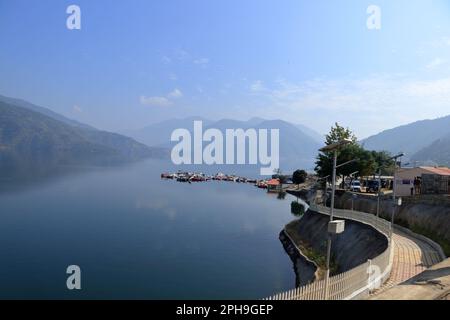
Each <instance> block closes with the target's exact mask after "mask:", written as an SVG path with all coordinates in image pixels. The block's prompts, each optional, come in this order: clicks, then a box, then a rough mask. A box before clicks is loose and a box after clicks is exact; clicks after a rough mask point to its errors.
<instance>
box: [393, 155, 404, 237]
mask: <svg viewBox="0 0 450 320" xmlns="http://www.w3.org/2000/svg"><path fill="white" fill-rule="evenodd" d="M404 155H405V154H404V153H403V152H402V153H399V154H398V155H396V156H394V157H392V159H394V161H395V164H394V183H393V184H392V200H393V203H394V206H393V208H392V218H391V233H392V232H394V216H395V209H396V206H397V203H396V201H395V189H396V184H397V181H396V179H395V172H396V169H397V159H398V158H401V157H403V156H404ZM401 166H402V165H401V164H400V169H401ZM398 205H399V206H401V205H402V199H401V198H400V199H399V201H398Z"/></svg>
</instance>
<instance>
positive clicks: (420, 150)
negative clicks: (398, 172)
mask: <svg viewBox="0 0 450 320" xmlns="http://www.w3.org/2000/svg"><path fill="white" fill-rule="evenodd" d="M361 143H362V144H363V145H364V147H365V148H366V149H369V150H377V151H382V150H384V151H388V152H390V153H391V154H394V153H398V152H404V153H405V160H406V161H411V162H417V163H418V164H424V163H428V164H436V165H449V163H450V156H449V155H450V116H446V117H442V118H437V119H434V120H422V121H417V122H414V123H410V124H407V125H403V126H399V127H396V128H393V129H389V130H385V131H383V132H381V133H379V134H377V135H374V136H371V137H369V138H367V139H364V140H363V141H362V142H361Z"/></svg>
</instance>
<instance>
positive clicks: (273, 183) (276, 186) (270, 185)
mask: <svg viewBox="0 0 450 320" xmlns="http://www.w3.org/2000/svg"><path fill="white" fill-rule="evenodd" d="M281 190H282V189H281V182H280V180H279V179H271V180H269V181H267V192H280V191H281Z"/></svg>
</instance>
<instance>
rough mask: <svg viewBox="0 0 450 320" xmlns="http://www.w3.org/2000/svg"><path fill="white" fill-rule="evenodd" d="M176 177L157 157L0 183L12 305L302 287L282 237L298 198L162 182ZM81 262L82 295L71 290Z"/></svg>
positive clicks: (1, 271) (240, 187)
mask: <svg viewBox="0 0 450 320" xmlns="http://www.w3.org/2000/svg"><path fill="white" fill-rule="evenodd" d="M169 170H175V169H174V168H170V167H168V166H167V162H166V163H165V162H163V161H160V160H148V161H144V162H139V163H135V164H132V165H127V166H120V167H114V168H111V167H110V168H91V169H89V170H85V169H80V168H78V169H76V170H59V172H58V173H57V174H56V173H54V174H51V175H49V176H47V175H45V174H44V175H37V176H36V177H32V176H30V177H29V179H27V178H25V179H24V178H23V174H22V175H21V179H20V180H16V179H14V176H9V177H8V178H3V179H1V178H0V215H1V223H0V245H1V250H0V253H1V258H0V262H1V265H0V285H1V290H0V298H2V299H5V298H11V299H15V298H26V299H35V298H39V299H50V298H61V299H72V298H75V299H119V298H120V299H259V298H263V297H266V296H269V295H272V294H274V293H276V292H279V291H283V290H287V289H292V288H293V287H294V286H295V273H294V270H293V265H292V262H291V260H290V258H289V256H288V255H287V254H286V252H285V251H284V249H283V246H282V244H281V242H280V241H279V239H278V236H279V233H280V231H281V230H282V229H283V227H284V225H285V224H287V223H288V222H290V221H292V220H293V219H295V217H294V216H293V215H292V214H291V213H290V204H291V201H293V200H294V199H295V198H294V197H292V196H290V195H286V198H285V199H284V200H279V199H277V195H271V194H267V193H266V192H265V191H264V190H261V189H258V188H256V187H254V186H253V185H252V184H242V183H233V182H217V181H211V182H206V183H192V184H186V183H178V182H176V181H171V180H168V181H165V180H161V179H160V174H161V172H165V171H169ZM65 171H67V172H65ZM69 265H78V266H80V268H81V285H82V290H79V291H76V290H75V291H69V290H68V289H67V288H66V279H67V277H68V275H67V274H66V268H67V267H68V266H69Z"/></svg>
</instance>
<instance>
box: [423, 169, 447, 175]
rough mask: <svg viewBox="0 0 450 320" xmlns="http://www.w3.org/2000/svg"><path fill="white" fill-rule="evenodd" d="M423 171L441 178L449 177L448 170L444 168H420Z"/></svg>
mask: <svg viewBox="0 0 450 320" xmlns="http://www.w3.org/2000/svg"><path fill="white" fill-rule="evenodd" d="M420 168H422V169H424V170H427V171H430V172H431V173H434V174H438V175H441V176H450V169H449V168H446V167H437V168H435V167H420Z"/></svg>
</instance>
